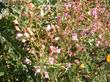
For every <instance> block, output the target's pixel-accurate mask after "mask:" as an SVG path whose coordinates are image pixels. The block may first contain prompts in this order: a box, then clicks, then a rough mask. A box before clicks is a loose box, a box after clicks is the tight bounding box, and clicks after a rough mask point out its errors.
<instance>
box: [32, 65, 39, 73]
mask: <svg viewBox="0 0 110 82" xmlns="http://www.w3.org/2000/svg"><path fill="white" fill-rule="evenodd" d="M33 71H34V72H35V73H40V72H41V68H40V66H34V69H33Z"/></svg>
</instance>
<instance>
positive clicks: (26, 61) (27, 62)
mask: <svg viewBox="0 0 110 82" xmlns="http://www.w3.org/2000/svg"><path fill="white" fill-rule="evenodd" d="M31 63H32V62H31V60H30V59H28V58H26V59H25V60H24V64H27V65H31Z"/></svg>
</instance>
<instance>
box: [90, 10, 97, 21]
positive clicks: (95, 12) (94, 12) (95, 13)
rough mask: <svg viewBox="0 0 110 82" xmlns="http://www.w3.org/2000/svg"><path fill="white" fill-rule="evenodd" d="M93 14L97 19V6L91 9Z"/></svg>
mask: <svg viewBox="0 0 110 82" xmlns="http://www.w3.org/2000/svg"><path fill="white" fill-rule="evenodd" d="M91 15H92V16H94V17H95V19H96V18H97V16H98V13H97V8H93V9H92V10H91Z"/></svg>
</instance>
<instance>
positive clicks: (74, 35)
mask: <svg viewBox="0 0 110 82" xmlns="http://www.w3.org/2000/svg"><path fill="white" fill-rule="evenodd" d="M72 40H74V41H78V35H77V33H73V34H72Z"/></svg>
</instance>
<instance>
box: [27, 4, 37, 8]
mask: <svg viewBox="0 0 110 82" xmlns="http://www.w3.org/2000/svg"><path fill="white" fill-rule="evenodd" d="M27 6H28V8H29V9H32V8H34V7H35V5H34V4H33V3H28V4H27Z"/></svg>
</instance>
